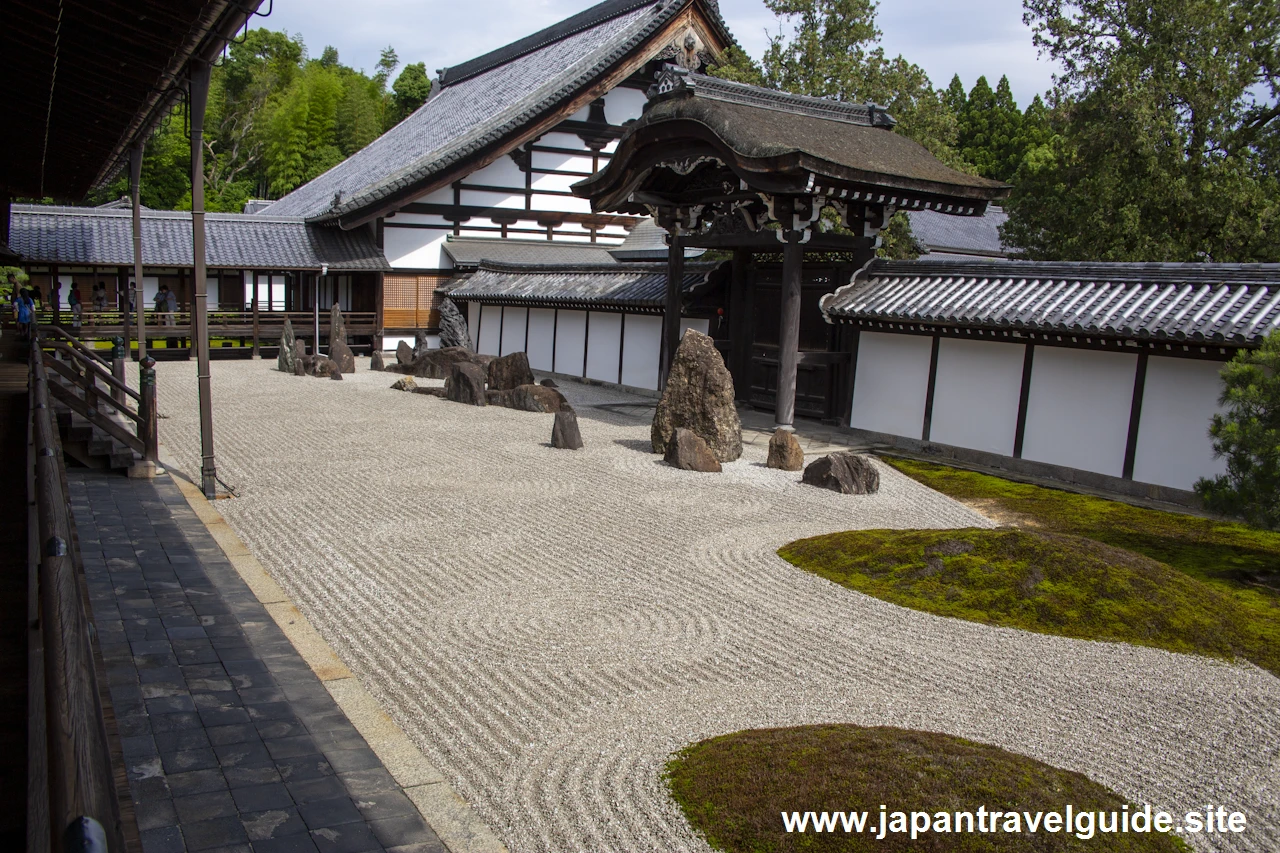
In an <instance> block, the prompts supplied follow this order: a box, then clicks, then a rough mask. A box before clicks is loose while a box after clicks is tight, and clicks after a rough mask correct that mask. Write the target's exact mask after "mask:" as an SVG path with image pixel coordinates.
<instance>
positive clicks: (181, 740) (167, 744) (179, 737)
mask: <svg viewBox="0 0 1280 853" xmlns="http://www.w3.org/2000/svg"><path fill="white" fill-rule="evenodd" d="M155 741H156V746H157V747H158V748H159V750H160V751H161V752H183V751H185V750H189V749H207V748H208V747H209V736H208V735H207V734H206V733H205V730H204V729H189V730H187V731H178V732H161V733H160V734H157V735H155Z"/></svg>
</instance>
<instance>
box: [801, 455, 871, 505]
mask: <svg viewBox="0 0 1280 853" xmlns="http://www.w3.org/2000/svg"><path fill="white" fill-rule="evenodd" d="M803 482H805V483H808V484H809V485H810V486H818V487H819V488H822V489H830V490H831V491H833V492H840V493H841V494H845V495H874V494H875V493H876V492H877V491H879V489H880V474H879V473H878V472H877V470H876V466H875V465H873V464H871V460H870V459H869V458H867V457H866V456H861V455H859V454H857V453H852V452H848V451H846V452H844V453H832V454H830V455H828V456H824V457H822V458H821V459H818V460H816V461H814V462H810V463H809V467H807V468H805V469H804V478H803Z"/></svg>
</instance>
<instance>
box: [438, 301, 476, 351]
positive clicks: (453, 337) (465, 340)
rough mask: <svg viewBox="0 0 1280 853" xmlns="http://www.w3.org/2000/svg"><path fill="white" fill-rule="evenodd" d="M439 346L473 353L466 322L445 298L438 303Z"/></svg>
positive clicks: (473, 349) (452, 303)
mask: <svg viewBox="0 0 1280 853" xmlns="http://www.w3.org/2000/svg"><path fill="white" fill-rule="evenodd" d="M440 346H442V347H462V348H463V349H469V350H472V351H473V352H474V351H475V347H474V346H472V345H471V333H470V332H469V331H468V330H467V320H466V318H465V317H463V316H462V312H461V311H459V310H458V306H457V305H455V304H454V302H453V300H452V299H450V298H449V297H447V296H446V297H445V298H444V299H443V300H441V302H440Z"/></svg>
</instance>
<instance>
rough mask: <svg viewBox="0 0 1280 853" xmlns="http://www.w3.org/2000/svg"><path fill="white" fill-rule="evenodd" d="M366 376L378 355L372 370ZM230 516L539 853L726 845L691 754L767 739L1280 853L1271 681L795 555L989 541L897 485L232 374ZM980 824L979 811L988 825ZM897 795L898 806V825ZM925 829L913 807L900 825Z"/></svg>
mask: <svg viewBox="0 0 1280 853" xmlns="http://www.w3.org/2000/svg"><path fill="white" fill-rule="evenodd" d="M365 364H367V362H365V361H362V365H361V366H362V367H363V366H364V365H365ZM158 372H159V394H160V411H161V413H162V414H163V415H165V416H167V417H166V419H165V420H162V421H161V438H162V440H163V442H164V443H165V445H166V447H167V448H168V450H169V452H170V453H171V454H173V456H174V458H175V459H176V460H177V461H178V463H179V467H181V468H182V469H183V470H184V471H186V472H187V473H189V474H194V473H196V472H197V471H198V468H199V461H198V460H199V436H198V421H197V417H196V411H197V410H196V382H195V369H194V364H193V363H164V364H161V365H160V367H159V371H158ZM213 376H214V382H213V389H214V390H213V399H214V423H215V428H216V436H217V444H216V450H217V459H218V464H219V469H218V470H219V473H220V474H221V476H222V477H223V479H225V480H226V481H227V482H229V483H231V484H232V485H234V486H235V487H236V489H237V491H238V492H239V494H240V497H239V498H238V499H235V500H227V501H221V502H219V505H218V508H219V509H220V510H221V511H222V513H223V515H224V516H226V518H227V520H228V521H229V522H230V523H231V525H232V526H233V527H234V528H235V530H236V532H237V533H238V534H239V535H240V537H241V538H242V539H243V540H244V541H245V542H246V543H247V544H248V546H249V547H250V548H251V549H252V550H253V552H254V554H255V555H256V556H257V557H258V558H259V560H261V562H262V563H263V565H264V566H266V568H267V569H268V571H270V572H271V574H272V575H273V576H274V577H275V578H276V579H277V580H278V581H279V582H280V583H281V584H282V585H283V586H284V587H285V589H286V590H287V591H288V593H289V595H290V596H291V597H292V598H293V600H294V602H295V603H296V604H297V605H298V606H299V607H300V608H302V610H303V611H304V612H305V613H306V615H307V616H308V618H309V619H310V620H311V621H312V623H313V624H314V625H315V626H316V627H317V629H319V631H320V633H321V634H322V635H323V636H324V637H325V639H326V640H328V641H329V643H330V644H331V645H332V646H333V647H334V649H335V650H336V651H337V652H338V654H339V655H340V656H341V657H342V658H343V660H344V661H345V662H346V663H347V665H348V666H349V667H350V668H351V669H352V671H353V672H355V673H356V675H357V677H358V678H359V679H360V681H361V682H362V683H363V684H364V686H365V687H366V688H367V689H368V690H369V691H370V692H371V693H372V694H373V695H374V696H375V697H376V698H377V699H378V700H379V701H380V702H381V704H382V706H383V708H384V709H386V710H387V712H388V713H389V714H390V715H391V716H392V717H393V718H394V719H395V721H396V722H397V723H398V724H399V725H400V726H401V727H402V728H403V729H404V730H405V731H406V732H407V733H408V734H409V736H410V737H411V738H412V739H413V740H414V742H415V743H416V744H417V745H418V746H419V747H420V748H421V749H422V751H423V753H424V754H425V755H426V756H427V757H428V758H429V759H430V760H431V761H433V762H434V763H435V764H436V765H437V766H438V767H440V768H441V770H442V771H443V772H444V773H445V775H446V776H447V777H448V779H449V781H450V782H451V783H452V784H453V786H454V788H455V790H457V791H458V792H459V793H460V794H462V796H464V797H465V798H466V799H467V800H468V801H470V802H471V803H472V804H473V805H474V807H475V808H476V809H477V810H478V812H479V814H480V815H481V816H482V817H483V818H484V819H485V820H486V821H488V822H489V824H490V826H492V827H493V829H494V830H495V831H496V832H497V833H498V835H499V836H500V837H501V838H502V839H503V840H504V841H505V842H506V843H507V845H508V846H509V848H510V849H511V851H512V853H542V851H546V853H570V851H589V853H602V851H617V853H652V851H658V850H661V851H706V850H708V849H709V848H708V846H707V845H706V843H705V842H704V841H703V840H702V839H701V838H699V837H698V836H697V835H696V834H695V833H694V832H693V831H692V830H691V828H690V827H689V825H688V823H687V822H686V821H685V820H684V818H683V816H682V814H681V813H680V811H679V809H678V808H677V807H676V805H675V804H674V803H673V801H672V800H671V799H670V797H669V795H668V794H667V791H666V788H665V785H664V783H663V782H662V780H661V773H662V769H663V766H664V764H665V762H666V761H667V759H668V757H669V756H670V754H671V753H672V752H673V751H675V750H677V749H679V748H681V747H683V746H685V745H686V744H689V743H691V742H694V741H697V740H700V739H702V738H706V737H710V736H713V735H718V734H724V733H727V732H732V731H736V730H739V729H744V728H754V727H766V726H791V725H800V724H808V723H824V722H853V723H860V724H864V725H894V726H902V727H907V728H916V729H928V730H932V731H940V732H947V733H950V734H955V735H960V736H963V737H968V738H972V739H975V740H979V741H983V742H986V743H992V744H997V745H999V746H1002V747H1004V748H1006V749H1010V750H1013V751H1015V752H1019V753H1023V754H1026V755H1030V756H1033V757H1035V758H1038V759H1041V760H1043V761H1047V762H1049V763H1050V764H1054V765H1057V766H1060V767H1065V768H1069V769H1072V770H1077V771H1080V772H1082V773H1085V774H1087V775H1088V776H1090V777H1092V778H1094V779H1096V780H1098V781H1100V782H1102V783H1104V784H1106V785H1109V786H1111V787H1112V788H1114V789H1116V790H1117V791H1119V792H1121V793H1123V794H1125V795H1126V796H1128V797H1129V798H1131V799H1133V800H1135V801H1137V802H1140V803H1143V802H1150V803H1151V804H1152V805H1153V806H1154V807H1157V808H1165V809H1169V810H1170V811H1174V812H1179V813H1180V812H1183V811H1186V810H1189V809H1194V808H1200V807H1203V806H1204V804H1206V803H1212V804H1215V805H1216V804H1222V805H1225V806H1227V807H1228V808H1230V809H1234V810H1239V811H1243V812H1244V813H1245V814H1246V815H1247V816H1248V821H1249V829H1248V831H1247V832H1246V833H1245V834H1244V835H1241V836H1234V837H1230V838H1228V837H1225V836H1200V837H1198V838H1196V839H1194V843H1195V845H1196V846H1197V847H1198V848H1199V849H1203V850H1241V851H1258V853H1264V851H1275V850H1280V679H1277V678H1275V677H1273V676H1272V675H1270V674H1268V673H1266V672H1263V671H1261V670H1259V669H1257V668H1255V667H1252V666H1249V665H1245V664H1239V665H1230V664H1226V663H1222V662H1218V661H1213V660H1208V659H1201V658H1195V657H1190V656H1183V655H1174V654H1168V653H1164V652H1161V651H1156V650H1151V649H1142V648H1136V647H1131V646H1125V645H1114V644H1104V643H1089V642H1081V641H1075V640H1068V639H1061V638H1055V637H1047V636H1041V635H1036V634H1030V633H1024V632H1020V631H1014V630H1007V629H996V628H990V627H985V626H981V625H976V624H972V623H967V622H963V621H958V620H952V619H941V618H937V617H933V616H929V615H927V614H923V613H918V612H915V611H912V610H907V609H903V608H900V607H895V606H893V605H889V604H886V603H884V602H881V601H878V600H875V599H872V598H868V597H866V596H862V595H858V594H856V593H853V592H850V591H848V590H845V589H842V588H840V587H837V586H835V585H833V584H830V583H828V582H826V581H824V580H822V579H820V578H817V577H815V576H812V575H809V574H807V573H805V572H802V571H799V570H797V569H795V568H793V567H792V566H790V565H788V564H787V563H786V562H785V561H783V560H782V559H781V558H779V557H778V556H777V555H776V553H775V551H776V549H777V548H778V547H779V546H781V545H782V544H784V543H786V542H789V541H791V540H793V539H796V538H799V537H802V536H812V535H817V534H820V533H827V532H831V531H837V530H847V529H853V528H877V527H896V528H912V527H933V528H945V527H961V526H970V525H981V526H987V525H989V524H990V522H989V521H987V520H986V519H984V518H982V517H981V516H978V515H976V514H974V513H973V512H972V511H970V510H969V509H967V508H965V507H963V506H961V505H959V504H957V503H955V502H953V501H951V500H949V499H947V498H945V497H943V496H941V495H938V494H937V493H934V492H932V491H930V490H928V489H926V488H924V487H923V486H920V485H919V484H917V483H915V482H913V481H911V480H909V479H907V478H906V477H903V476H901V475H899V474H898V473H897V472H895V471H893V470H892V469H888V468H885V467H884V466H881V482H882V486H881V490H880V492H879V494H877V495H874V496H866V497H852V496H841V495H837V494H835V493H831V492H825V491H822V490H818V489H814V488H812V487H808V486H803V485H801V484H800V483H799V476H798V475H796V474H788V473H784V472H778V471H772V470H769V469H767V468H765V467H764V466H763V461H764V460H763V457H762V456H761V455H760V454H762V453H763V452H764V451H765V447H764V443H763V442H758V443H757V444H756V446H755V447H751V448H748V454H747V457H746V458H744V459H743V460H740V461H738V462H735V463H733V464H730V465H727V466H726V468H725V472H724V473H723V474H722V475H719V476H717V475H710V474H695V473H690V472H684V471H677V470H674V469H672V468H669V467H667V466H666V465H664V464H663V463H661V461H659V460H658V458H657V457H655V456H653V455H651V454H649V453H648V452H646V448H647V444H648V433H649V427H648V424H647V422H641V421H638V420H636V419H635V418H633V417H627V416H625V415H621V414H615V413H613V412H609V411H607V410H600V409H595V408H593V406H594V405H595V404H599V403H608V402H621V401H625V400H626V399H627V396H626V395H625V394H622V393H620V392H618V391H616V390H611V389H603V388H596V387H587V386H581V385H577V384H575V383H562V384H563V385H564V386H565V387H563V388H562V390H563V391H564V393H565V394H566V396H568V397H569V398H570V400H571V401H572V402H573V403H574V405H575V406H576V408H577V409H578V412H579V419H580V423H581V427H582V433H583V438H584V440H585V442H586V445H587V446H586V449H585V450H583V451H580V452H576V453H575V452H569V451H560V450H555V449H553V448H551V447H550V445H549V437H550V434H551V420H552V418H551V416H550V415H541V414H531V413H527V412H514V411H510V410H506V409H498V408H472V407H467V406H461V405H457V404H453V403H448V402H444V401H441V400H436V399H433V398H429V397H426V396H423V395H417V394H405V393H402V392H398V391H392V390H390V389H389V386H390V385H391V383H392V382H393V381H394V380H395V379H396V376H394V375H391V374H380V373H370V372H368V371H365V370H361V372H358V373H356V374H354V375H352V376H348V377H346V378H345V379H344V381H342V382H333V381H329V380H319V379H311V378H298V377H293V376H286V375H283V374H281V373H278V372H277V371H276V370H275V369H274V364H273V363H272V362H267V361H258V362H249V361H244V362H215V363H214V365H213ZM977 805H978V804H976V803H975V804H974V806H975V807H976V806H977ZM893 806H894V804H890V807H891V808H893ZM901 806H902V807H903V808H906V809H910V808H911V807H912V804H901Z"/></svg>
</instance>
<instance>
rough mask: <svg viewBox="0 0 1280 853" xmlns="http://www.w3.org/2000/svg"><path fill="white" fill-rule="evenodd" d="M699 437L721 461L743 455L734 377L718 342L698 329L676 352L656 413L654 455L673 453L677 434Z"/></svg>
mask: <svg viewBox="0 0 1280 853" xmlns="http://www.w3.org/2000/svg"><path fill="white" fill-rule="evenodd" d="M680 428H684V429H687V430H690V431H692V432H694V433H696V434H697V435H698V436H699V437H700V438H701V439H702V440H703V441H704V442H706V444H707V446H708V447H709V448H710V450H711V453H712V454H713V455H714V456H715V458H716V460H717V461H719V462H732V461H733V460H735V459H737V458H738V457H740V456H742V422H741V421H740V420H739V419H738V410H737V409H736V408H735V407H734V404H733V377H732V376H730V375H729V370H728V368H726V367H725V366H724V359H723V358H721V357H720V352H719V350H717V349H716V345H715V341H713V340H712V339H711V338H710V337H708V336H707V335H704V334H702V333H701V332H699V331H697V330H695V329H689V330H688V331H686V332H685V334H684V338H682V339H681V341H680V347H679V349H678V350H676V357H675V361H674V362H673V363H672V365H671V373H670V374H669V376H668V377H667V387H666V390H664V391H663V392H662V399H661V400H659V401H658V410H657V411H656V412H655V413H654V415H653V429H652V431H651V435H650V437H651V439H652V441H653V452H654V453H663V454H665V453H666V452H667V446H668V445H669V444H670V443H671V441H672V440H673V438H674V436H675V433H676V430H677V429H680Z"/></svg>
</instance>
